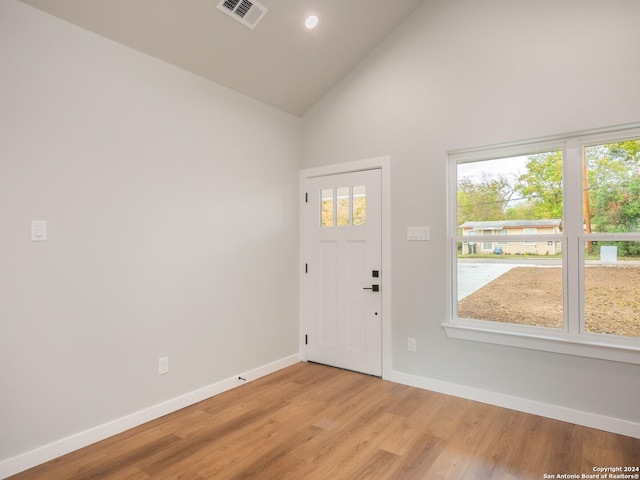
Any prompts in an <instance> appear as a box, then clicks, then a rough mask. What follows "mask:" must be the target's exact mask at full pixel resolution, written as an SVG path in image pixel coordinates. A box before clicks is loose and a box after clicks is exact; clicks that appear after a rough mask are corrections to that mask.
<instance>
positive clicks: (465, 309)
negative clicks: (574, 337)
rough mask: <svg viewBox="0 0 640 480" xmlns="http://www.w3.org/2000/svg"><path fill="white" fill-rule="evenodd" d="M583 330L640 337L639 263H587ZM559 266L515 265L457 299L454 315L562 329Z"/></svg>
mask: <svg viewBox="0 0 640 480" xmlns="http://www.w3.org/2000/svg"><path fill="white" fill-rule="evenodd" d="M585 272H586V273H585V277H586V279H585V280H586V281H585V290H586V292H585V294H586V306H585V310H586V311H585V317H586V327H587V331H589V332H593V333H607V334H612V335H623V336H628V337H640V267H634V266H623V265H617V266H595V265H594V266H587V267H586V269H585ZM562 292H563V288H562V269H561V268H557V267H515V268H513V269H511V270H509V271H508V272H507V273H505V274H503V275H502V276H500V277H498V278H496V279H495V280H494V281H492V282H490V283H488V284H487V285H485V286H484V287H482V288H480V289H479V290H477V291H476V292H474V293H472V294H471V295H469V296H468V297H466V298H464V299H462V300H460V302H459V304H458V315H459V316H460V317H466V318H477V319H480V320H493V321H497V322H506V323H516V324H521V325H535V326H541V327H552V328H563V312H562Z"/></svg>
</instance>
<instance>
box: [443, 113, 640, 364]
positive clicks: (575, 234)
mask: <svg viewBox="0 0 640 480" xmlns="http://www.w3.org/2000/svg"><path fill="white" fill-rule="evenodd" d="M638 138H640V123H639V124H633V125H626V126H623V127H615V128H608V129H600V130H591V131H584V132H578V133H573V134H567V135H558V136H554V137H546V138H542V139H535V140H530V141H524V142H516V143H508V144H502V145H496V146H491V147H483V148H477V149H468V150H458V151H454V152H449V168H448V175H449V179H448V189H449V195H448V206H449V215H448V217H449V228H448V231H449V235H448V237H449V245H448V247H449V258H450V266H449V278H450V280H451V282H450V292H451V296H450V299H451V301H450V303H449V307H450V313H449V315H448V316H449V320H448V321H446V322H444V323H442V326H443V327H444V329H445V331H446V333H447V335H448V336H449V337H451V338H456V339H463V340H471V341H479V342H485V343H493V344H499V345H508V346H512V347H521V348H526V349H533V350H542V351H549V352H557V353H562V354H567V355H577V356H583V357H590V358H599V359H606V360H613V361H618V362H625V363H632V364H640V338H632V337H620V336H615V335H605V334H597V333H589V332H586V329H585V326H584V288H585V285H584V273H585V272H584V269H585V267H584V265H585V262H584V248H583V246H584V244H585V242H586V241H596V240H597V241H605V240H610V241H623V240H635V241H640V233H620V234H602V233H591V234H586V233H585V232H584V231H583V205H582V188H583V187H582V154H583V149H584V147H588V146H592V145H602V144H606V143H615V142H619V141H625V140H631V139H638ZM557 150H562V157H563V189H564V192H563V203H564V205H563V210H564V219H563V224H564V229H563V232H561V233H557V234H537V235H526V236H525V235H517V237H518V240H519V241H523V242H533V243H537V242H550V241H553V242H558V241H560V242H562V252H563V260H562V268H563V273H564V275H563V278H564V280H563V282H564V288H563V296H564V309H563V310H564V316H565V321H564V328H563V329H553V328H542V327H534V326H528V325H515V324H508V323H500V322H492V321H485V320H476V319H467V318H458V317H457V306H458V302H457V244H458V242H473V241H476V242H482V241H494V242H500V241H504V236H502V235H494V236H482V237H480V236H478V237H475V238H474V237H471V236H470V235H467V236H464V238H463V237H462V236H459V235H458V234H457V233H458V232H457V220H458V219H457V165H458V164H460V163H468V162H476V161H483V160H494V159H497V158H510V157H516V156H519V155H531V154H535V153H544V152H551V151H557ZM513 238H514V237H513V236H510V239H511V240H513Z"/></svg>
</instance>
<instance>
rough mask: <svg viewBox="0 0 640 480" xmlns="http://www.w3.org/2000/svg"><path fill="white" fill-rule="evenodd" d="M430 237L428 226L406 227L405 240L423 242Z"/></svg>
mask: <svg viewBox="0 0 640 480" xmlns="http://www.w3.org/2000/svg"><path fill="white" fill-rule="evenodd" d="M430 238H431V234H430V231H429V227H407V240H410V241H423V242H425V241H427V240H429V239H430Z"/></svg>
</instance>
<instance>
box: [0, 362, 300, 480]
mask: <svg viewBox="0 0 640 480" xmlns="http://www.w3.org/2000/svg"><path fill="white" fill-rule="evenodd" d="M299 361H300V355H299V354H295V355H291V356H289V357H285V358H282V359H280V360H277V361H275V362H273V363H269V364H267V365H263V366H261V367H258V368H255V369H253V370H250V371H248V372H244V373H240V374H238V375H237V376H234V377H232V378H227V379H226V380H221V381H220V382H217V383H214V384H212V385H208V386H206V387H203V388H200V389H198V390H194V391H193V392H189V393H187V394H184V395H181V396H179V397H176V398H172V399H170V400H167V401H166V402H162V403H159V404H157V405H153V406H151V407H149V408H145V409H144V410H140V411H138V412H135V413H132V414H130V415H126V416H124V417H121V418H118V419H116V420H113V421H111V422H108V423H105V424H103V425H98V426H96V427H93V428H90V429H88V430H85V431H83V432H80V433H77V434H75V435H71V436H69V437H66V438H63V439H60V440H57V441H55V442H53V443H49V444H48V445H43V446H42V447H39V448H36V449H34V450H31V451H29V452H26V453H23V454H20V455H17V456H15V457H12V458H8V459H6V460H3V461H1V462H0V478H6V477H9V476H11V475H15V474H16V473H20V472H23V471H25V470H28V469H30V468H33V467H35V466H37V465H40V464H42V463H44V462H48V461H49V460H53V459H54V458H58V457H60V456H62V455H66V454H67V453H70V452H73V451H74V450H78V449H80V448H83V447H86V446H87V445H91V444H92V443H96V442H98V441H100V440H104V439H105V438H109V437H111V436H113V435H116V434H118V433H121V432H124V431H125V430H129V429H131V428H133V427H137V426H138V425H142V424H143V423H146V422H149V421H151V420H155V419H156V418H160V417H162V416H164V415H167V414H169V413H172V412H175V411H177V410H180V409H181V408H184V407H188V406H189V405H193V404H194V403H198V402H201V401H202V400H206V399H207V398H210V397H213V396H214V395H218V394H220V393H223V392H226V391H227V390H231V389H232V388H235V387H238V386H240V385H244V384H245V383H248V382H250V381H252V380H256V379H258V378H260V377H263V376H265V375H268V374H270V373H273V372H277V371H278V370H281V369H283V368H286V367H288V366H290V365H293V364H295V363H298V362H299ZM238 377H242V378H243V379H245V380H240V379H239V378H238Z"/></svg>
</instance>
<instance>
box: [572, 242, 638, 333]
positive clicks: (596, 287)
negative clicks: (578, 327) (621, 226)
mask: <svg viewBox="0 0 640 480" xmlns="http://www.w3.org/2000/svg"><path fill="white" fill-rule="evenodd" d="M589 244H591V245H589ZM589 250H591V252H589ZM584 299H585V300H584V318H585V330H586V331H587V332H589V333H604V334H609V335H618V336H623V337H640V241H620V242H585V268H584Z"/></svg>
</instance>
